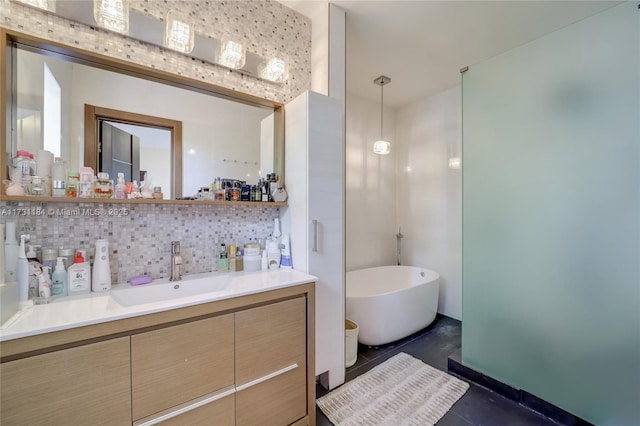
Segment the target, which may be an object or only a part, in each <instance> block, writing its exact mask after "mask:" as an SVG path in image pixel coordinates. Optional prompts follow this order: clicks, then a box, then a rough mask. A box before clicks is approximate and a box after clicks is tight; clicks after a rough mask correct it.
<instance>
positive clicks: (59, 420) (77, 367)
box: [0, 337, 131, 426]
mask: <svg viewBox="0 0 640 426" xmlns="http://www.w3.org/2000/svg"><path fill="white" fill-rule="evenodd" d="M130 366H131V363H130V357H129V337H121V338H117V339H112V340H107V341H104V342H98V343H92V344H88V345H83V346H78V347H75V348H70V349H63V350H59V351H55V352H50V353H45V354H42V355H36V356H32V357H28V358H23V359H18V360H15V361H10V362H4V363H2V364H0V377H1V378H2V381H1V384H0V399H1V402H0V407H1V408H0V412H1V414H0V424H2V425H6V426H10V425H73V424H86V425H126V424H131V375H130Z"/></svg>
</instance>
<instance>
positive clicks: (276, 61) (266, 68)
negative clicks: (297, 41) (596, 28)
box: [258, 58, 287, 83]
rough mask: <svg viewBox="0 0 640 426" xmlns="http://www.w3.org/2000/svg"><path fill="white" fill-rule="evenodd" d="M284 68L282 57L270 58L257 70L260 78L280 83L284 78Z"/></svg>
mask: <svg viewBox="0 0 640 426" xmlns="http://www.w3.org/2000/svg"><path fill="white" fill-rule="evenodd" d="M286 70H287V69H286V64H285V62H284V61H283V60H282V59H280V58H271V59H269V60H268V61H267V62H266V63H265V64H264V65H263V66H262V67H260V69H259V70H258V72H259V74H260V77H261V78H264V79H265V80H269V81H274V82H277V83H280V82H282V81H283V80H284V76H285V73H286Z"/></svg>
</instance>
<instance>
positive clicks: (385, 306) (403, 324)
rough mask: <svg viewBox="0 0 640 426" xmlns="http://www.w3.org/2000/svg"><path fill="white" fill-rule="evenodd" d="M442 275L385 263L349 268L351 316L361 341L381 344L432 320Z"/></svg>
mask: <svg viewBox="0 0 640 426" xmlns="http://www.w3.org/2000/svg"><path fill="white" fill-rule="evenodd" d="M439 281H440V275H439V274H437V273H436V272H434V271H431V270H429V269H423V268H417V267H414V266H381V267H377V268H368V269H360V270H357V271H352V272H347V281H346V293H347V319H350V320H352V321H354V322H355V323H356V324H358V327H359V328H360V332H359V334H358V341H359V342H360V343H362V344H364V345H369V346H379V345H384V344H385V343H389V342H393V341H395V340H398V339H402V338H403V337H406V336H408V335H410V334H412V333H415V332H416V331H418V330H421V329H423V328H425V327H426V326H428V325H429V324H431V322H433V320H434V318H435V317H436V313H437V311H438V294H439Z"/></svg>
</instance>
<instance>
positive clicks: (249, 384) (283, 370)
mask: <svg viewBox="0 0 640 426" xmlns="http://www.w3.org/2000/svg"><path fill="white" fill-rule="evenodd" d="M296 368H298V364H291V365H289V366H288V367H285V368H281V369H280V370H278V371H274V372H273V373H270V374H267V375H266V376H262V377H260V378H258V379H255V380H252V381H250V382H247V383H245V384H244V385H240V386H236V391H238V392H240V391H242V390H245V389H247V388H250V387H252V386H255V385H257V384H260V383H262V382H266V381H267V380H270V379H273V378H274V377H276V376H279V375H281V374H284V373H287V372H289V371H291V370H295V369H296Z"/></svg>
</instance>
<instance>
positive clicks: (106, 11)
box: [93, 0, 129, 34]
mask: <svg viewBox="0 0 640 426" xmlns="http://www.w3.org/2000/svg"><path fill="white" fill-rule="evenodd" d="M93 18H94V19H95V20H96V23H97V24H98V25H99V26H101V27H102V28H105V29H107V30H111V31H115V32H117V33H121V34H127V33H129V0H93Z"/></svg>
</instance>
